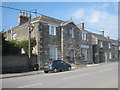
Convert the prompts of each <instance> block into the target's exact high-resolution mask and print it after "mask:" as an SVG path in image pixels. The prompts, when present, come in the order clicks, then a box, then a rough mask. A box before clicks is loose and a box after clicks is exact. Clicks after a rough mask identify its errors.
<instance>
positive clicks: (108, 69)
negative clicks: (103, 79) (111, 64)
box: [99, 68, 113, 72]
mask: <svg viewBox="0 0 120 90" xmlns="http://www.w3.org/2000/svg"><path fill="white" fill-rule="evenodd" d="M110 70H113V68H107V69H102V70H99V71H100V72H104V71H110Z"/></svg>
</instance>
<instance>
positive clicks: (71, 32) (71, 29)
mask: <svg viewBox="0 0 120 90" xmlns="http://www.w3.org/2000/svg"><path fill="white" fill-rule="evenodd" d="M70 38H74V29H73V28H72V27H70Z"/></svg>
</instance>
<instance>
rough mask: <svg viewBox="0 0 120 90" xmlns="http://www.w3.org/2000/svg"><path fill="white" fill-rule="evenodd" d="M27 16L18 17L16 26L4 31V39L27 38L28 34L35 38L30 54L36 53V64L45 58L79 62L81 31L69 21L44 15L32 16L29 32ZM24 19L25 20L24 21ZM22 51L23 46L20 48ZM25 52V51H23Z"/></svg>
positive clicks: (42, 61)
mask: <svg viewBox="0 0 120 90" xmlns="http://www.w3.org/2000/svg"><path fill="white" fill-rule="evenodd" d="M25 18H28V17H27V16H22V15H20V16H19V17H18V24H19V25H18V26H16V27H14V28H12V29H10V30H8V31H6V32H5V33H6V35H7V38H6V40H17V41H22V40H28V39H29V36H30V37H31V38H33V37H34V38H35V39H36V43H37V44H36V46H34V47H33V50H32V54H34V55H37V58H36V62H34V63H36V64H39V65H40V66H42V65H43V63H45V62H46V61H47V60H57V59H61V60H65V61H66V62H69V63H76V64H77V63H78V64H80V47H79V45H80V41H81V38H80V36H81V32H80V30H79V28H78V27H77V26H76V25H75V24H74V23H73V22H72V21H71V20H68V21H62V20H58V19H55V18H51V17H48V16H45V15H40V16H38V17H35V18H32V19H31V22H30V26H31V27H32V29H31V31H30V32H29V30H28V29H29V28H31V27H28V26H29V22H28V19H25ZM24 20H25V21H24ZM8 32H9V34H8ZM21 50H22V52H24V50H23V48H22V49H21ZM24 53H25V52H24Z"/></svg>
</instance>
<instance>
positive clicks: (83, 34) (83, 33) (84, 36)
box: [82, 32, 87, 40]
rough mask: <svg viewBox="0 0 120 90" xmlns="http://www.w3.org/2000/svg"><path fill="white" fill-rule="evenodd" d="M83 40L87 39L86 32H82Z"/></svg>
mask: <svg viewBox="0 0 120 90" xmlns="http://www.w3.org/2000/svg"><path fill="white" fill-rule="evenodd" d="M82 40H87V34H86V33H85V32H82Z"/></svg>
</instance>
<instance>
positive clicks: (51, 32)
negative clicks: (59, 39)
mask: <svg viewBox="0 0 120 90" xmlns="http://www.w3.org/2000/svg"><path fill="white" fill-rule="evenodd" d="M52 28H53V29H52ZM49 35H54V36H56V26H54V25H49Z"/></svg>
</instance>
